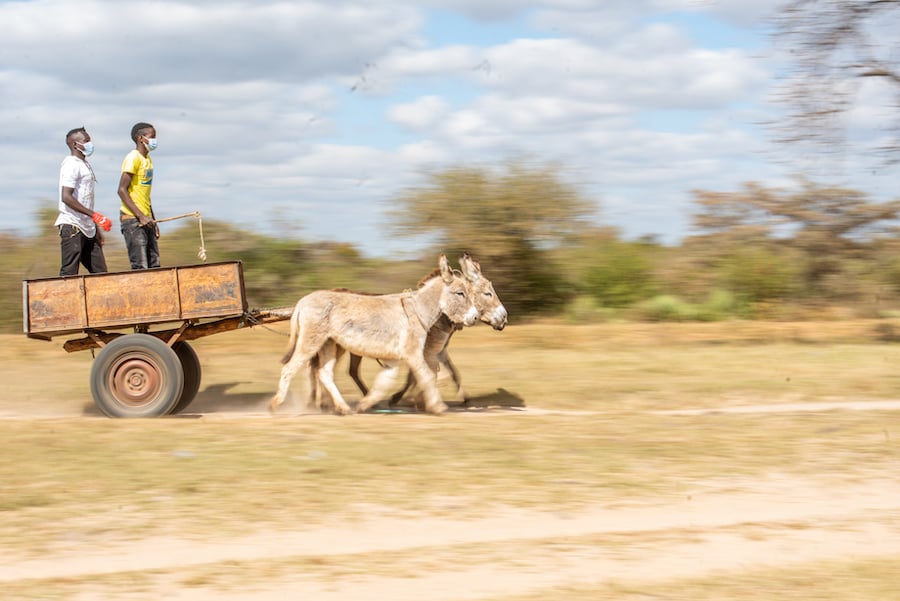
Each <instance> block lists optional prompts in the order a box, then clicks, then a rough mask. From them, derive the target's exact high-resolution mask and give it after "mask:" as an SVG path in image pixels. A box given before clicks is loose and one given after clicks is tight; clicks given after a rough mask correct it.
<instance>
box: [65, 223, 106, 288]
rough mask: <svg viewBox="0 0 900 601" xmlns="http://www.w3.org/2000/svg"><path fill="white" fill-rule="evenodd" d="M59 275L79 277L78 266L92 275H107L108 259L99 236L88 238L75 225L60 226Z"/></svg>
mask: <svg viewBox="0 0 900 601" xmlns="http://www.w3.org/2000/svg"><path fill="white" fill-rule="evenodd" d="M59 251H60V256H61V259H62V261H61V263H62V266H61V267H60V268H59V275H61V276H64V275H78V265H79V264H81V265H84V267H85V268H86V269H87V270H88V271H89V272H90V273H106V257H104V256H103V247H102V246H101V245H100V240H99V238H98V237H97V236H94V237H93V238H88V237H87V236H85V235H84V234H83V233H81V230H80V229H78V228H77V227H75V226H74V225H61V226H59Z"/></svg>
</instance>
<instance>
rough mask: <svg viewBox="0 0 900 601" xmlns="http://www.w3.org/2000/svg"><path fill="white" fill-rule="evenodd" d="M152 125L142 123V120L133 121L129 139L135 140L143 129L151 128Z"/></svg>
mask: <svg viewBox="0 0 900 601" xmlns="http://www.w3.org/2000/svg"><path fill="white" fill-rule="evenodd" d="M152 128H153V126H152V125H150V124H149V123H144V122H143V121H142V122H140V123H135V124H134V126H132V128H131V140H132V141H133V142H137V139H138V136H139V135H141V132H142V131H144V130H145V129H152Z"/></svg>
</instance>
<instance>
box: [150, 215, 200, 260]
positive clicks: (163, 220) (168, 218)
mask: <svg viewBox="0 0 900 601" xmlns="http://www.w3.org/2000/svg"><path fill="white" fill-rule="evenodd" d="M185 217H196V218H197V224H198V225H199V226H200V252H198V253H197V256H198V257H200V260H201V261H203V262H204V263H206V243H205V242H204V241H203V219H201V218H200V211H194V212H193V213H185V214H184V215H175V216H174V217H163V218H162V219H154V220H153V221H155V222H156V223H163V222H165V221H174V220H176V219H184V218H185Z"/></svg>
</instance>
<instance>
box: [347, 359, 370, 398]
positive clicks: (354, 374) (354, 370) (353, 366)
mask: <svg viewBox="0 0 900 601" xmlns="http://www.w3.org/2000/svg"><path fill="white" fill-rule="evenodd" d="M360 363H362V357H360V356H359V355H354V354H353V353H350V377H351V378H353V381H354V382H356V386H357V388H359V391H360V392H361V393H363V396H366V395H367V394H369V387H368V386H366V383H365V382H363V380H362V378H361V377H360V375H359V364H360Z"/></svg>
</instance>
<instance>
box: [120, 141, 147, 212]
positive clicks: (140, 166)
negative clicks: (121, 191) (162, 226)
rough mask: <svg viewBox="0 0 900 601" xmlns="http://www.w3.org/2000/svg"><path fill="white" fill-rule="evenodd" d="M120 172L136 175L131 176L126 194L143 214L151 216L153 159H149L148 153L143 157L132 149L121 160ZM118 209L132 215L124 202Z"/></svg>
mask: <svg viewBox="0 0 900 601" xmlns="http://www.w3.org/2000/svg"><path fill="white" fill-rule="evenodd" d="M122 173H130V174H131V175H132V176H137V177H132V178H131V183H130V184H129V185H128V194H129V195H130V196H131V200H133V201H134V204H135V205H136V206H137V208H138V209H140V211H141V212H142V213H143V214H144V215H147V216H148V217H149V216H151V215H152V214H153V213H152V209H151V205H150V188H151V187H152V186H153V161H152V160H151V159H150V155H149V154H148V155H147V156H146V157H145V156H143V155H142V154H141V153H139V152H138V151H137V150H132V151H131V152H129V153H128V154H127V155H126V156H125V160H124V161H122ZM120 209H121V211H122V212H123V213H125V214H127V215H133V213H132V212H131V210H130V209H129V208H128V207H127V206H125V203H124V202H123V203H122V205H121V207H120ZM133 216H136V215H133Z"/></svg>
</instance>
